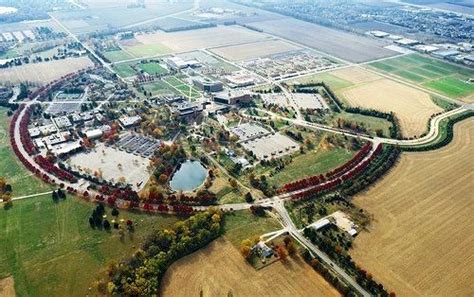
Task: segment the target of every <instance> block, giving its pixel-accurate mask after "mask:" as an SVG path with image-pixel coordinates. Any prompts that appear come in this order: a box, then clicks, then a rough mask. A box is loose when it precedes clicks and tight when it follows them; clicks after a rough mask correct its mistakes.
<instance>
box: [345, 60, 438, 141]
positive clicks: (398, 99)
mask: <svg viewBox="0 0 474 297" xmlns="http://www.w3.org/2000/svg"><path fill="white" fill-rule="evenodd" d="M347 71H349V70H347ZM361 71H362V72H361ZM363 73H364V72H363V70H360V69H358V70H357V71H356V72H355V73H354V76H355V77H357V76H358V74H363ZM337 75H340V73H339V74H337ZM345 76H347V75H345ZM364 77H367V76H366V75H364ZM372 78H374V77H371V78H370V79H372ZM346 79H349V77H346ZM357 80H358V79H357V78H354V79H353V80H352V81H357ZM366 80H367V79H366ZM339 94H341V95H342V97H343V99H345V101H347V102H348V103H349V104H350V105H352V106H359V107H363V108H368V109H375V110H379V111H383V112H394V113H395V115H396V116H397V117H398V118H399V120H400V126H401V131H402V135H403V136H405V137H411V136H419V135H421V134H422V133H423V132H425V131H426V125H427V123H428V120H429V118H430V116H431V115H432V114H435V113H437V112H441V111H442V108H440V107H439V106H437V105H436V104H435V103H434V102H433V101H432V100H431V97H430V95H428V94H427V93H425V92H422V91H419V90H417V89H415V88H411V87H409V86H406V85H404V84H401V83H398V82H395V81H392V80H389V79H384V78H379V79H375V80H368V81H366V82H362V83H358V84H355V85H354V86H351V87H348V88H344V89H342V90H341V89H340V90H339Z"/></svg>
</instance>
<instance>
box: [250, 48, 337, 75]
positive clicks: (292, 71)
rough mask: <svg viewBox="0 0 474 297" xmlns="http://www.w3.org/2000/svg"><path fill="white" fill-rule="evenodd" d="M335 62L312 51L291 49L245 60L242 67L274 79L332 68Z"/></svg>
mask: <svg viewBox="0 0 474 297" xmlns="http://www.w3.org/2000/svg"><path fill="white" fill-rule="evenodd" d="M336 65H337V64H336V63H335V62H332V61H330V60H329V59H327V58H325V57H322V56H320V55H317V54H315V53H313V52H310V51H307V50H304V51H292V52H288V53H283V54H276V55H271V56H268V57H265V58H257V59H253V60H250V61H246V62H244V63H243V64H242V66H243V67H245V68H248V69H252V70H254V71H256V72H257V73H258V74H259V75H262V76H265V77H268V78H272V79H275V80H279V79H285V78H290V77H294V76H297V75H299V74H302V73H307V72H310V71H322V70H327V69H331V68H334V67H335V66H336Z"/></svg>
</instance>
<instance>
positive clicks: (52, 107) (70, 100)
mask: <svg viewBox="0 0 474 297" xmlns="http://www.w3.org/2000/svg"><path fill="white" fill-rule="evenodd" d="M84 100H85V96H84V94H83V93H80V94H65V93H58V94H57V95H56V97H55V98H54V99H53V101H52V102H51V103H50V104H49V106H48V108H47V109H46V113H49V114H52V115H59V114H69V113H73V112H76V111H80V110H81V104H82V103H83V102H84Z"/></svg>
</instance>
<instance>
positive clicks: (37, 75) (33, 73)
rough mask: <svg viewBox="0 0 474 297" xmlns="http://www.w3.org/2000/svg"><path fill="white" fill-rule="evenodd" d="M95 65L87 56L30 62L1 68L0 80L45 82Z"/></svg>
mask: <svg viewBox="0 0 474 297" xmlns="http://www.w3.org/2000/svg"><path fill="white" fill-rule="evenodd" d="M91 66H94V64H93V63H92V61H91V60H89V58H87V57H80V58H70V59H64V60H54V61H50V62H42V63H30V64H24V65H21V66H15V67H10V68H3V69H0V81H1V82H11V83H20V82H24V81H28V82H34V83H39V84H45V83H48V82H51V81H53V80H56V79H58V78H61V76H64V75H66V74H69V73H72V72H76V71H78V70H81V69H85V68H87V67H91Z"/></svg>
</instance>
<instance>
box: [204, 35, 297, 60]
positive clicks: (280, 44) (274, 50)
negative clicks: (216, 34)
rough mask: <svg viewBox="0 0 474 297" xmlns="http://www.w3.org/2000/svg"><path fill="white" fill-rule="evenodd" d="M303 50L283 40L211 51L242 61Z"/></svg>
mask: <svg viewBox="0 0 474 297" xmlns="http://www.w3.org/2000/svg"><path fill="white" fill-rule="evenodd" d="M298 49H301V48H300V47H297V46H295V45H292V44H290V43H288V42H285V41H282V40H265V41H260V42H254V43H247V44H239V45H232V46H226V47H218V48H214V49H212V50H211V51H212V52H213V53H215V54H217V55H219V56H221V57H223V58H225V59H227V60H231V61H242V60H250V59H256V58H260V57H264V56H269V55H274V54H281V53H286V52H291V51H295V50H298Z"/></svg>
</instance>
